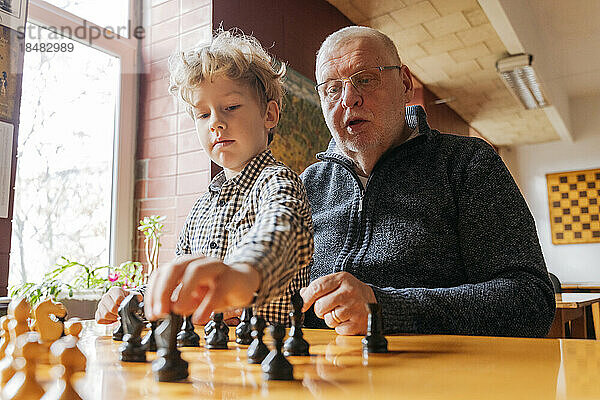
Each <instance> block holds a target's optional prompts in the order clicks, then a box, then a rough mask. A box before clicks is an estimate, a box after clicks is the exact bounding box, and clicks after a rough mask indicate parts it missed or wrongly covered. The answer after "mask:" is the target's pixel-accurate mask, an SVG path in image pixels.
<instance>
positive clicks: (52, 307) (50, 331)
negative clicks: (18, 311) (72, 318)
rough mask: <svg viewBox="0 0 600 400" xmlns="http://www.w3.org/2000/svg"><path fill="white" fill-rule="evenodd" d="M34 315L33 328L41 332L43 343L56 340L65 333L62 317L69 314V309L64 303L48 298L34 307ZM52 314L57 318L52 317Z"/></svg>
mask: <svg viewBox="0 0 600 400" xmlns="http://www.w3.org/2000/svg"><path fill="white" fill-rule="evenodd" d="M33 315H34V317H35V322H34V323H33V326H32V329H33V330H35V331H37V332H38V333H39V334H40V340H41V341H42V343H51V342H54V341H55V340H57V339H59V338H60V337H61V336H62V335H63V333H64V326H63V322H62V320H61V319H62V318H64V317H65V316H66V315H67V310H66V308H65V306H63V305H62V303H58V302H55V301H52V300H51V299H50V298H47V299H45V300H44V301H42V302H40V303H38V304H37V305H36V306H35V307H34V308H33ZM52 315H54V316H55V317H56V320H54V319H52V317H51V316H52Z"/></svg>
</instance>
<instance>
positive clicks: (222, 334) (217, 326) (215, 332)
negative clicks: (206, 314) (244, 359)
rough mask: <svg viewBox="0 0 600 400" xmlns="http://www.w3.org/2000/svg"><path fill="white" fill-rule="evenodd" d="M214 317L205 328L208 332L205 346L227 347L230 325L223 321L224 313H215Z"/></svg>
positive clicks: (209, 347) (213, 348)
mask: <svg viewBox="0 0 600 400" xmlns="http://www.w3.org/2000/svg"><path fill="white" fill-rule="evenodd" d="M212 317H213V318H212V322H213V323H212V324H210V326H209V327H208V328H206V327H205V328H204V333H206V336H205V337H204V341H205V345H204V347H206V348H207V349H211V350H216V349H227V341H228V340H229V327H228V326H227V324H225V322H223V313H214V314H213V315H212ZM207 325H208V324H207Z"/></svg>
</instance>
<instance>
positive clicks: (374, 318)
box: [361, 303, 388, 353]
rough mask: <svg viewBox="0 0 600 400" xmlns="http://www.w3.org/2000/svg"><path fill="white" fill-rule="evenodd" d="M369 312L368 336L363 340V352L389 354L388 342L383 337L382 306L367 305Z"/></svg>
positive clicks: (375, 304)
mask: <svg viewBox="0 0 600 400" xmlns="http://www.w3.org/2000/svg"><path fill="white" fill-rule="evenodd" d="M366 307H367V310H368V311H369V319H368V325H367V335H366V336H365V337H364V338H363V339H362V341H361V342H362V345H363V352H365V353H387V352H388V347H387V346H388V341H387V339H386V338H385V336H383V318H382V316H381V305H380V304H378V303H368V304H366Z"/></svg>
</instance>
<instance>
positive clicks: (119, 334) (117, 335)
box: [112, 318, 125, 342]
mask: <svg viewBox="0 0 600 400" xmlns="http://www.w3.org/2000/svg"><path fill="white" fill-rule="evenodd" d="M124 334H125V332H124V331H123V324H122V323H121V318H119V325H118V326H117V327H116V328H115V330H114V331H113V333H112V338H113V340H116V341H117V342H121V341H123V335H124Z"/></svg>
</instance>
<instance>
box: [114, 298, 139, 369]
mask: <svg viewBox="0 0 600 400" xmlns="http://www.w3.org/2000/svg"><path fill="white" fill-rule="evenodd" d="M142 308H143V303H140V301H139V299H138V297H137V294H135V293H134V294H130V295H129V296H127V297H126V298H125V299H124V300H123V302H122V303H121V305H120V306H119V316H120V317H121V324H122V325H123V331H124V332H125V335H123V344H122V345H121V347H119V351H120V352H121V357H120V359H121V361H130V362H146V349H145V348H144V346H142V329H143V328H144V320H143V318H142V315H141V310H142Z"/></svg>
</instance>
